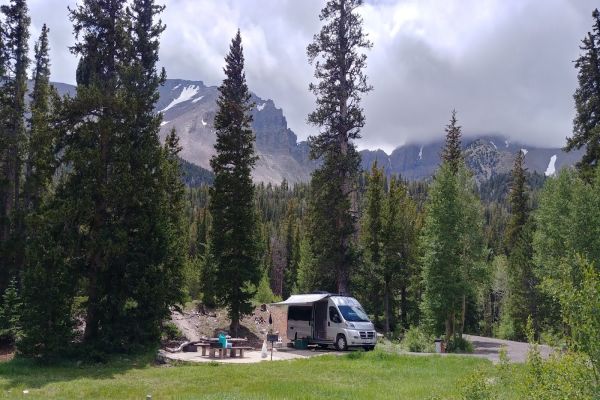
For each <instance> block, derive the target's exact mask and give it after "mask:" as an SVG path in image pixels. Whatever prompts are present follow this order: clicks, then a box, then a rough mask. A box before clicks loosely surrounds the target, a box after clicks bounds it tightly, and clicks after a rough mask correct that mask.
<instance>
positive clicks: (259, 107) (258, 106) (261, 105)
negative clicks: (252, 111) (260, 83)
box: [256, 103, 267, 111]
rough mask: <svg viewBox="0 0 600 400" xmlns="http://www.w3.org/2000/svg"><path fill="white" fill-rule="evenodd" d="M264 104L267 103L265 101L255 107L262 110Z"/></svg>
mask: <svg viewBox="0 0 600 400" xmlns="http://www.w3.org/2000/svg"><path fill="white" fill-rule="evenodd" d="M266 105H267V103H262V104H259V105H257V106H256V109H257V110H258V111H262V110H263V109H264V108H265V106H266Z"/></svg>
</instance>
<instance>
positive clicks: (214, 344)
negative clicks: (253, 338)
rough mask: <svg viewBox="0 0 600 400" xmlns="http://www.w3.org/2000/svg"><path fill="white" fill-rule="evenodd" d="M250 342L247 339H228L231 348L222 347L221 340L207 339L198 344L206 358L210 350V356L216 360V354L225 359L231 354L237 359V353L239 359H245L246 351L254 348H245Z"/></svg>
mask: <svg viewBox="0 0 600 400" xmlns="http://www.w3.org/2000/svg"><path fill="white" fill-rule="evenodd" d="M247 341H248V339H246V338H228V339H227V342H228V343H231V347H225V348H224V347H221V344H220V343H219V338H207V339H203V340H200V341H198V342H196V343H195V344H196V345H197V346H198V347H201V348H202V355H203V356H206V352H207V350H208V356H209V357H210V358H215V357H216V354H217V353H218V354H219V358H224V357H226V356H227V353H228V352H229V356H230V357H236V353H237V354H239V357H244V350H252V347H248V346H244V344H245V343H246V342H247Z"/></svg>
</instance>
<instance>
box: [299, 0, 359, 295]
mask: <svg viewBox="0 0 600 400" xmlns="http://www.w3.org/2000/svg"><path fill="white" fill-rule="evenodd" d="M361 4H362V0H329V1H328V2H327V4H326V5H325V8H323V10H321V14H320V16H319V18H320V20H321V21H324V22H325V25H324V26H323V27H322V29H321V31H320V33H319V34H317V35H315V37H314V41H313V43H311V44H310V45H309V46H308V48H307V54H308V58H309V61H310V63H311V64H312V63H314V64H315V78H316V79H317V80H318V82H317V83H312V84H311V85H310V90H311V91H312V92H313V93H314V94H315V96H316V98H317V100H316V102H317V109H316V110H315V111H313V112H312V113H311V114H310V115H309V116H308V121H309V122H310V123H311V124H313V125H315V126H317V127H319V128H320V129H321V132H320V134H319V135H318V136H316V137H312V138H310V146H311V155H312V157H313V158H315V159H321V160H322V161H323V162H322V164H321V166H320V167H319V168H318V169H317V170H316V171H315V172H314V173H313V176H312V186H313V191H312V194H313V197H312V199H311V214H312V217H311V222H310V230H311V235H312V236H313V239H311V241H312V245H313V251H314V253H315V255H316V256H317V257H318V259H319V265H320V267H321V269H323V270H324V271H326V270H331V271H333V273H334V274H335V281H336V284H335V285H336V288H335V289H337V291H338V292H339V293H348V292H349V279H350V271H351V269H352V265H353V264H354V263H355V259H356V257H355V254H354V250H353V245H352V239H353V236H354V235H355V222H356V219H357V212H358V209H357V208H358V204H357V202H358V199H357V193H356V188H355V186H356V179H357V175H358V171H359V163H360V156H359V154H358V153H357V151H356V148H355V146H354V143H353V140H355V139H357V138H359V137H360V135H359V132H360V129H361V128H362V127H363V126H364V124H365V118H364V115H363V110H362V108H361V107H360V96H361V95H362V94H364V93H367V92H368V91H370V90H371V87H370V86H369V85H368V84H367V80H366V76H365V74H364V72H363V70H364V68H365V66H366V55H364V54H361V53H360V51H361V50H363V49H369V48H370V47H371V43H370V42H369V41H368V40H367V39H366V35H365V34H364V33H363V30H362V19H361V18H360V16H359V15H358V12H357V8H358V7H359V6H360V5H361ZM324 289H328V288H324Z"/></svg>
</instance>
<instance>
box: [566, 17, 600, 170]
mask: <svg viewBox="0 0 600 400" xmlns="http://www.w3.org/2000/svg"><path fill="white" fill-rule="evenodd" d="M592 18H593V19H594V25H593V28H592V32H588V34H587V36H586V37H585V38H584V39H583V40H582V45H581V46H580V47H579V48H580V49H581V50H582V51H583V54H582V55H580V56H579V58H578V59H577V60H576V61H575V68H577V69H578V73H577V79H578V81H579V86H578V88H577V89H576V90H575V94H574V96H573V97H574V99H575V110H576V115H575V119H574V120H573V136H572V137H570V138H567V145H566V146H565V151H571V150H574V149H580V148H581V147H583V146H586V152H585V154H584V156H583V158H582V159H581V161H580V162H578V163H577V168H578V169H579V171H580V172H581V173H582V174H583V175H584V176H585V177H586V178H587V179H589V178H590V171H591V170H592V169H594V168H595V167H596V165H598V163H599V162H600V54H599V51H600V12H598V9H595V10H594V11H593V13H592Z"/></svg>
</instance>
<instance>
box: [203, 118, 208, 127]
mask: <svg viewBox="0 0 600 400" xmlns="http://www.w3.org/2000/svg"><path fill="white" fill-rule="evenodd" d="M206 125H208V123H207V122H205V121H204V117H202V126H206Z"/></svg>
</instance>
